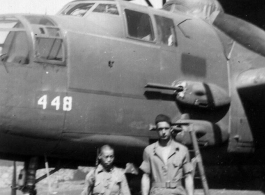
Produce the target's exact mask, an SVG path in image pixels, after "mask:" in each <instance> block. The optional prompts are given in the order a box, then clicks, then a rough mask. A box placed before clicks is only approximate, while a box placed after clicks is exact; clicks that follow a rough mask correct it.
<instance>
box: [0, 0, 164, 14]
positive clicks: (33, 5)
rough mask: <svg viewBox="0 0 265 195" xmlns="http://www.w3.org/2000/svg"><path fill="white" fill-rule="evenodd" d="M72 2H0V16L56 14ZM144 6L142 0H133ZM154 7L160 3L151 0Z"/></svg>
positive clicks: (20, 0)
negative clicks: (10, 14) (11, 14)
mask: <svg viewBox="0 0 265 195" xmlns="http://www.w3.org/2000/svg"><path fill="white" fill-rule="evenodd" d="M70 1H72V0H0V2H1V6H0V14H6V13H28V14H47V15H54V14H56V13H57V12H58V11H59V10H60V9H61V8H62V7H63V6H64V5H65V4H66V3H68V2H70ZM133 1H134V2H136V3H139V4H142V5H146V3H145V1H144V0H133ZM151 2H152V3H153V5H154V7H157V8H159V7H161V1H159V0H151Z"/></svg>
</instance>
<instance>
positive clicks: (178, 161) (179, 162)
mask: <svg viewBox="0 0 265 195" xmlns="http://www.w3.org/2000/svg"><path fill="white" fill-rule="evenodd" d="M172 160H173V162H172V164H173V166H174V168H177V167H178V168H180V167H182V158H180V156H175V157H174V158H173V159H172Z"/></svg>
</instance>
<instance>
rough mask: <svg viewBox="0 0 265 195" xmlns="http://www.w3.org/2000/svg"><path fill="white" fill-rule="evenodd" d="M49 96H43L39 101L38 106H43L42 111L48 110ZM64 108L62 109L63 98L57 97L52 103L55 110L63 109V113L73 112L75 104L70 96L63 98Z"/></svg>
mask: <svg viewBox="0 0 265 195" xmlns="http://www.w3.org/2000/svg"><path fill="white" fill-rule="evenodd" d="M47 99H48V96H47V95H43V96H42V97H41V98H40V99H39V100H38V105H41V106H42V109H44V110H45V109H46V108H47V104H48V102H47V101H48V100H47ZM62 103H63V108H61V96H56V97H55V98H54V99H53V100H52V101H51V106H54V107H55V110H60V108H61V109H63V111H71V110H72V104H73V98H72V97H70V96H66V97H64V98H63V102H62Z"/></svg>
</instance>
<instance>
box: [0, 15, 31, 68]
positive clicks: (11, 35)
mask: <svg viewBox="0 0 265 195" xmlns="http://www.w3.org/2000/svg"><path fill="white" fill-rule="evenodd" d="M0 60H1V61H2V62H12V63H19V64H28V63H29V43H28V37H27V34H26V31H25V29H24V26H23V24H22V23H21V22H20V21H19V20H18V19H16V18H13V17H0Z"/></svg>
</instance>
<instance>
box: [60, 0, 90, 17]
mask: <svg viewBox="0 0 265 195" xmlns="http://www.w3.org/2000/svg"><path fill="white" fill-rule="evenodd" d="M93 5H94V3H80V4H77V5H76V4H73V5H70V6H68V7H67V8H66V9H65V10H63V11H62V13H61V14H62V15H71V16H79V17H83V16H84V15H85V14H86V13H87V12H88V10H90V8H91V7H92V6H93Z"/></svg>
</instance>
